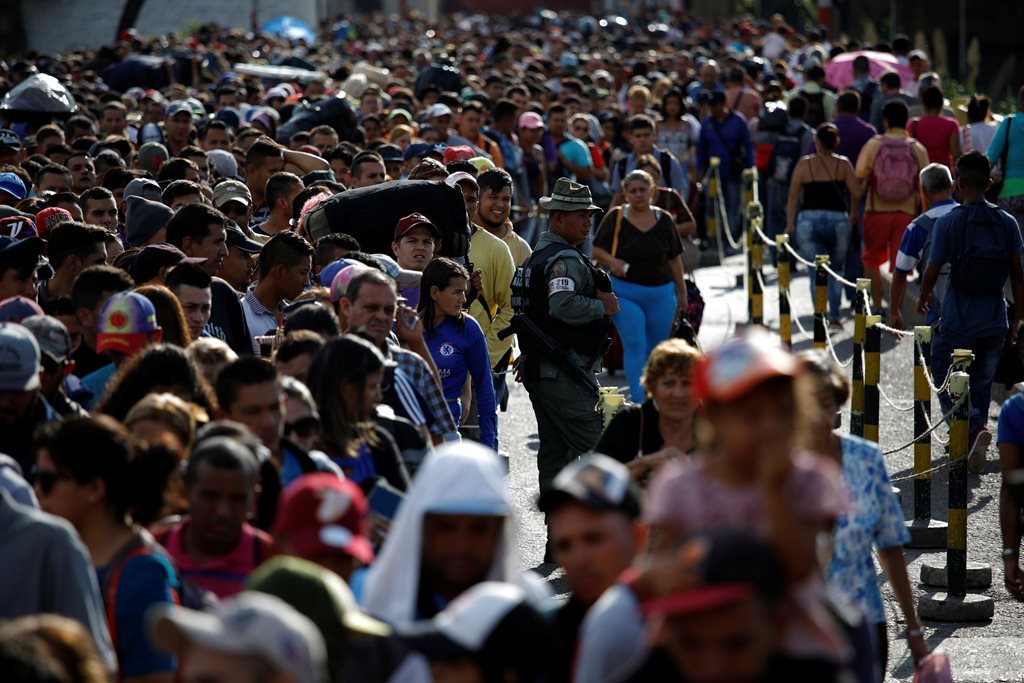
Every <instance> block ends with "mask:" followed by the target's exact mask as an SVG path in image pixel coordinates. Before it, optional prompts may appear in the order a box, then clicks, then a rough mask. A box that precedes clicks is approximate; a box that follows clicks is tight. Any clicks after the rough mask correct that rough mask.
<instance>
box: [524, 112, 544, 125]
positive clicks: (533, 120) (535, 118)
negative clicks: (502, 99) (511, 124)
mask: <svg viewBox="0 0 1024 683" xmlns="http://www.w3.org/2000/svg"><path fill="white" fill-rule="evenodd" d="M519 127H520V128H543V127H544V119H543V118H541V115H540V114H538V113H537V112H535V111H526V112H523V113H522V114H521V115H520V116H519Z"/></svg>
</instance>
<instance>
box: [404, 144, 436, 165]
mask: <svg viewBox="0 0 1024 683" xmlns="http://www.w3.org/2000/svg"><path fill="white" fill-rule="evenodd" d="M431 147H432V145H430V144H429V143H427V142H414V143H412V144H411V145H409V146H408V147H406V148H405V157H404V160H405V161H409V159H413V158H417V157H419V158H422V157H425V156H427V154H429V153H430V150H431Z"/></svg>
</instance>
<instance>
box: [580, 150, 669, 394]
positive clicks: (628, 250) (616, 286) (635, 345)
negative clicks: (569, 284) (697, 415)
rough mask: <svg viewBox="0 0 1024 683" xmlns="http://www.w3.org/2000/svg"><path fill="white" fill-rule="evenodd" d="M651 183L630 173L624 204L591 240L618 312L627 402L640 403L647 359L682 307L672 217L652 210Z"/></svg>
mask: <svg viewBox="0 0 1024 683" xmlns="http://www.w3.org/2000/svg"><path fill="white" fill-rule="evenodd" d="M654 187H655V185H654V179H653V178H651V175H650V174H649V173H647V172H646V171H639V170H638V171H632V172H630V173H628V174H627V175H626V177H625V179H624V180H623V181H622V192H623V196H624V197H625V199H626V203H625V204H624V205H622V206H620V207H617V208H614V209H612V210H611V211H609V212H608V214H607V215H606V216H605V217H604V220H603V221H601V225H600V226H599V227H598V229H597V234H596V235H595V236H594V244H593V254H594V258H596V259H597V260H598V262H599V263H601V265H603V266H605V267H606V268H608V270H609V272H610V273H611V280H612V289H613V290H614V291H615V295H616V296H617V297H618V298H619V312H618V313H616V314H615V315H614V316H612V320H613V321H614V323H615V329H617V330H618V332H619V337H620V338H621V339H622V348H623V365H624V366H625V370H626V378H627V379H628V380H629V391H630V398H631V399H632V400H633V401H642V400H643V397H644V391H643V388H642V387H641V384H640V376H641V374H642V373H643V368H644V363H646V362H647V356H649V355H650V353H651V351H652V350H653V349H654V347H655V346H657V345H658V344H659V343H660V342H662V341H664V340H665V339H667V338H668V336H669V335H670V334H672V326H673V324H674V323H675V320H676V317H677V316H678V314H679V312H680V311H681V310H682V309H683V308H684V307H685V306H686V285H685V283H684V282H683V262H682V258H681V256H680V255H681V254H682V253H683V243H682V240H680V238H679V233H678V232H677V231H676V225H675V223H674V222H673V220H672V216H671V215H670V214H669V213H668V212H666V211H663V210H661V209H659V208H657V207H655V206H652V205H651V198H652V196H653V195H654Z"/></svg>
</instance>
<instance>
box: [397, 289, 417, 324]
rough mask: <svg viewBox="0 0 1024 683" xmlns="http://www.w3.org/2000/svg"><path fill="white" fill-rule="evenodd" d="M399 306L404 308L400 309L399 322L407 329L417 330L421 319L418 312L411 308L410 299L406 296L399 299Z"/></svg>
mask: <svg viewBox="0 0 1024 683" xmlns="http://www.w3.org/2000/svg"><path fill="white" fill-rule="evenodd" d="M398 305H399V306H402V308H399V309H398V320H399V322H401V323H402V325H404V326H405V328H406V329H409V330H415V329H416V325H417V324H418V323H419V321H420V319H419V318H418V317H417V316H416V311H414V310H412V309H411V308H409V306H408V299H406V298H405V297H404V296H400V297H398Z"/></svg>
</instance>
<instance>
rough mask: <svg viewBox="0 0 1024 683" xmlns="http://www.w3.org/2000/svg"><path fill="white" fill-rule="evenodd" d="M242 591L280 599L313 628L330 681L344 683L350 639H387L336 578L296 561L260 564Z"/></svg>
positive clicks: (283, 558)
mask: <svg viewBox="0 0 1024 683" xmlns="http://www.w3.org/2000/svg"><path fill="white" fill-rule="evenodd" d="M246 590H247V591H258V592H260V593H266V594H268V595H273V596H276V597H278V598H281V599H282V600H284V601H285V602H287V603H288V604H289V605H291V606H292V607H294V608H295V609H297V610H298V611H299V613H300V614H303V615H305V616H306V617H308V618H309V620H310V621H312V622H313V624H314V625H316V627H317V629H319V631H320V634H321V635H322V636H323V637H324V644H325V645H326V646H327V667H328V669H329V671H330V674H331V676H330V678H331V680H332V681H342V680H348V678H347V676H346V674H345V669H346V667H347V665H348V664H349V663H350V659H351V656H352V655H351V648H350V641H351V640H352V636H356V637H360V636H370V637H374V638H386V637H388V636H390V635H391V627H390V626H388V625H387V624H385V623H384V622H381V621H377V620H376V619H374V618H373V617H371V616H369V615H368V614H366V613H365V612H363V611H362V610H361V609H360V608H359V605H357V604H356V599H355V596H353V595H352V591H351V590H350V589H349V587H348V586H347V585H346V584H345V581H344V580H343V579H342V578H341V577H340V576H338V575H337V574H335V573H334V572H332V571H330V570H328V569H324V568H323V567H321V566H319V565H316V564H313V563H312V562H309V561H307V560H303V559H302V558H300V557H289V556H285V555H278V556H277V557H273V558H271V559H270V560H268V561H266V562H264V563H263V564H261V565H260V566H259V567H257V569H256V571H254V572H253V573H252V575H251V576H250V577H249V579H248V581H246Z"/></svg>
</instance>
